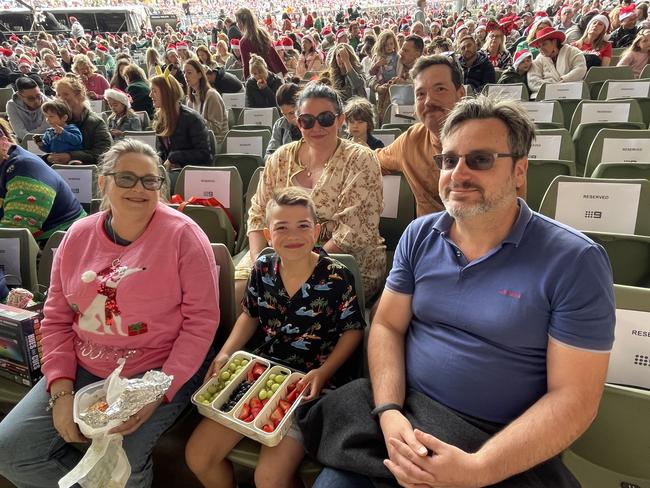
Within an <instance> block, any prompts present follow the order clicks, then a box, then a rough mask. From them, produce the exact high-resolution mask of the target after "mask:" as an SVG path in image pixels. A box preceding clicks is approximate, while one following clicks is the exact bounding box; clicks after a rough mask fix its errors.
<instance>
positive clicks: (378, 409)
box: [370, 403, 402, 417]
mask: <svg viewBox="0 0 650 488" xmlns="http://www.w3.org/2000/svg"><path fill="white" fill-rule="evenodd" d="M388 410H399V411H400V412H401V411H402V406H401V405H400V404H399V403H384V404H383V405H377V406H376V407H375V408H373V409H372V410H371V411H370V415H372V416H373V417H377V416H378V415H379V414H380V413H383V412H387V411H388Z"/></svg>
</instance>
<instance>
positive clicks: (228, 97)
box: [221, 92, 246, 108]
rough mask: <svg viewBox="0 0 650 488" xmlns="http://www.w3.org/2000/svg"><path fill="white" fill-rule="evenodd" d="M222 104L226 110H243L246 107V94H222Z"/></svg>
mask: <svg viewBox="0 0 650 488" xmlns="http://www.w3.org/2000/svg"><path fill="white" fill-rule="evenodd" d="M221 98H223V104H224V105H225V106H226V108H244V107H245V106H246V93H244V92H240V93H223V94H221Z"/></svg>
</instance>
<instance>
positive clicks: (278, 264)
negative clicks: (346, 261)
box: [185, 187, 365, 488]
mask: <svg viewBox="0 0 650 488" xmlns="http://www.w3.org/2000/svg"><path fill="white" fill-rule="evenodd" d="M266 222H267V228H266V229H264V236H265V238H266V239H267V240H269V242H270V243H271V245H272V246H273V249H274V250H275V252H274V253H272V254H268V255H264V256H261V257H260V258H259V259H258V260H257V262H256V263H255V266H254V267H253V271H252V274H251V277H250V279H249V282H248V286H247V291H246V294H245V296H244V299H243V301H242V305H243V308H244V312H243V313H242V314H241V315H240V316H239V319H238V320H237V323H236V324H235V326H234V328H233V330H232V332H231V333H230V337H229V338H228V340H227V341H226V343H225V344H224V345H223V347H222V348H221V351H220V352H219V353H218V354H217V356H216V358H215V360H214V362H213V363H212V366H211V367H210V370H209V371H208V375H207V377H206V379H208V378H210V377H211V376H213V375H215V374H217V373H218V372H219V370H220V368H221V367H222V366H224V365H225V364H226V363H227V361H228V359H229V357H230V356H231V355H232V354H233V353H234V352H235V351H237V350H239V349H242V348H243V347H244V345H245V344H247V343H248V342H249V341H251V339H252V341H251V345H252V346H253V347H255V346H260V345H261V346H262V347H261V349H262V351H263V354H264V355H266V356H270V357H274V358H278V359H279V360H281V361H282V362H284V363H286V364H287V365H289V366H291V367H292V368H294V369H298V370H301V371H303V372H305V373H307V374H306V376H305V377H304V378H303V379H302V380H301V381H300V383H299V385H298V386H299V387H305V388H306V391H307V393H306V396H305V400H311V399H314V398H316V397H317V396H318V395H319V394H320V392H321V389H323V388H324V387H325V388H332V387H334V386H336V385H341V384H342V383H344V382H345V381H346V380H347V379H351V378H345V377H344V376H343V375H342V374H341V373H340V372H339V373H338V374H337V370H339V368H340V367H341V366H342V365H343V364H344V363H345V362H346V361H347V359H348V358H350V357H351V356H352V354H353V353H354V351H355V350H356V349H357V347H358V346H359V344H360V343H361V341H362V339H363V329H364V327H365V321H364V317H363V314H362V313H361V311H360V310H359V303H358V301H357V296H356V292H355V288H354V277H353V276H352V274H351V273H350V271H349V270H348V269H347V268H346V267H345V266H343V265H342V264H341V263H339V262H338V261H336V260H334V259H332V258H330V257H329V256H328V255H327V254H326V253H325V252H324V251H321V252H320V254H319V253H317V252H315V251H314V245H315V244H316V241H317V240H318V236H319V233H320V225H319V224H317V223H316V210H315V208H314V203H313V201H312V200H311V198H310V196H309V194H308V193H307V192H306V191H305V190H303V189H301V188H297V187H288V188H284V189H283V190H280V191H279V192H277V193H276V194H275V195H273V197H272V198H271V199H270V200H269V203H268V205H267V207H266ZM258 350H259V349H258ZM242 437H243V436H242V435H241V434H239V433H237V432H235V431H233V430H230V429H229V428H228V427H225V426H223V425H221V424H218V423H216V422H214V421H212V420H209V419H207V418H206V419H203V420H202V421H201V423H200V424H199V426H198V427H197V428H196V430H195V431H194V433H193V434H192V437H191V438H190V440H189V441H188V444H187V447H186V451H185V458H186V460H187V463H188V465H189V467H190V468H191V469H192V471H193V472H194V474H196V476H197V477H198V478H199V480H200V481H201V482H202V483H203V485H204V486H210V487H213V488H216V487H224V488H226V487H227V488H232V487H233V486H235V482H234V477H233V469H232V465H231V464H230V462H229V461H228V460H227V459H226V456H227V455H228V453H229V452H230V450H231V449H232V448H233V447H234V446H236V445H237V443H238V442H239V441H240V440H241V439H242ZM301 439H302V436H301V435H300V431H299V430H298V428H297V427H295V426H292V427H291V428H290V430H289V433H288V434H287V435H286V436H285V437H284V438H283V439H282V441H281V442H280V444H278V445H277V446H276V447H272V448H270V447H267V446H262V449H261V452H260V458H259V461H258V464H257V468H256V470H255V481H256V485H257V486H262V485H263V486H278V487H280V486H282V487H284V486H299V481H298V479H297V478H296V470H297V469H298V466H299V465H300V462H301V461H302V458H303V457H304V455H305V452H304V449H303V446H302V443H301Z"/></svg>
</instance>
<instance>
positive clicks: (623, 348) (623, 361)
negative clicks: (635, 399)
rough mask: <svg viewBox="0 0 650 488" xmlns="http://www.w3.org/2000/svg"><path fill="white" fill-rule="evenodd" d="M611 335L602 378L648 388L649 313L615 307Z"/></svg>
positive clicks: (649, 377) (649, 379) (610, 381)
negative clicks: (611, 338) (611, 345)
mask: <svg viewBox="0 0 650 488" xmlns="http://www.w3.org/2000/svg"><path fill="white" fill-rule="evenodd" d="M615 336H616V339H615V340H614V346H613V347H612V352H611V355H610V357H609V368H608V370H607V380H606V381H607V382H608V383H618V384H621V385H628V386H636V387H641V388H650V374H648V371H649V368H648V365H649V364H650V313H649V312H643V311H639V310H623V309H617V310H616V330H615Z"/></svg>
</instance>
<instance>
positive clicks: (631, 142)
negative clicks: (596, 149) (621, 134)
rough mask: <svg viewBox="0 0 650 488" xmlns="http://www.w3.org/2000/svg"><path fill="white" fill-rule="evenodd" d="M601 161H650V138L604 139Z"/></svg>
mask: <svg viewBox="0 0 650 488" xmlns="http://www.w3.org/2000/svg"><path fill="white" fill-rule="evenodd" d="M600 162H601V163H650V139H611V138H605V139H604V140H603V154H602V156H601V158H600Z"/></svg>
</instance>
